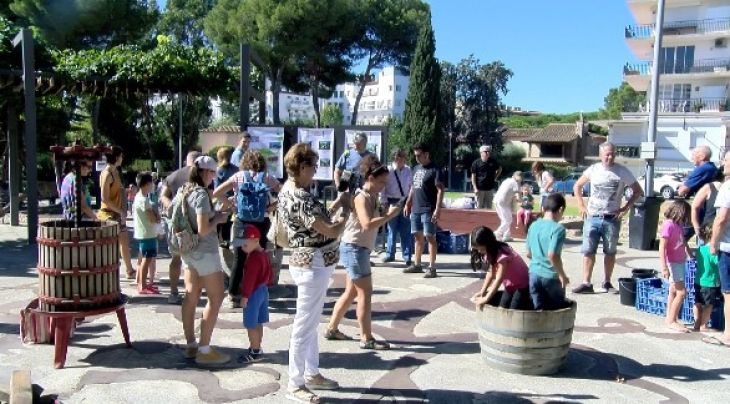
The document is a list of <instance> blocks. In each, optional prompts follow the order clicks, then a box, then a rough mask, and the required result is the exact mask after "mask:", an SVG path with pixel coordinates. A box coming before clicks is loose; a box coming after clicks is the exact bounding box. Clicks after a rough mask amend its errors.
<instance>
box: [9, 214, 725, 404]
mask: <svg viewBox="0 0 730 404" xmlns="http://www.w3.org/2000/svg"><path fill="white" fill-rule="evenodd" d="M24 234H25V229H24V228H11V227H8V226H4V225H2V226H0V390H4V389H6V386H7V383H8V381H9V378H10V374H11V372H12V370H14V369H21V368H30V369H32V378H33V383H35V384H36V385H38V386H39V387H40V388H42V395H43V396H45V397H47V398H49V397H57V398H58V399H59V400H60V401H62V402H64V403H82V402H84V403H87V402H90V403H102V402H103V403H142V402H144V403H178V402H189V403H198V402H204V403H224V402H249V401H250V402H256V403H281V402H284V401H285V399H284V395H285V389H286V379H287V367H286V365H287V355H288V342H289V335H290V331H291V321H292V314H293V312H294V297H295V296H296V288H295V287H293V286H292V282H291V278H290V277H289V274H288V272H287V271H286V270H284V271H283V272H282V285H283V286H282V289H281V294H282V295H283V296H284V297H283V298H281V299H277V300H274V301H272V302H271V320H272V322H271V323H270V324H269V325H268V327H266V329H265V336H264V350H265V352H266V359H265V360H264V361H263V362H260V363H257V364H255V365H241V364H238V363H235V362H234V363H231V364H228V365H224V366H221V367H217V368H212V369H210V368H201V367H198V366H196V365H195V363H193V362H191V361H186V360H185V359H184V358H183V356H182V351H181V350H180V349H179V347H178V346H177V345H178V344H179V343H181V342H182V340H183V338H182V324H181V322H180V320H179V318H180V309H179V306H170V305H167V304H166V300H165V299H164V297H138V296H136V294H135V292H134V289H133V287H132V286H131V285H129V284H128V283H127V282H126V281H123V282H122V287H123V289H124V292H125V293H126V294H128V295H129V296H130V298H131V299H130V303H129V305H128V309H127V317H128V321H129V327H130V333H131V337H132V343H133V347H132V348H131V349H126V348H125V347H124V344H123V340H122V336H121V332H120V330H119V327H118V325H117V321H116V318H115V317H114V316H103V317H98V318H94V319H89V320H88V321H86V322H84V323H83V324H81V325H80V326H79V327H78V328H77V330H76V335H75V336H74V338H73V339H72V341H71V345H70V347H69V351H68V358H67V362H66V368H65V369H63V370H55V369H53V363H52V359H53V346H51V345H27V346H24V345H22V344H21V342H20V339H19V327H18V319H19V314H18V313H19V310H20V309H21V308H22V307H24V306H25V305H26V304H27V303H28V302H29V301H30V300H31V299H32V298H33V297H34V296H35V293H36V291H35V288H36V282H37V277H36V274H35V269H34V267H35V259H36V252H35V249H34V248H31V247H28V246H25V245H24V244H23V242H22V237H23V236H24ZM512 245H513V246H514V247H515V248H516V249H518V250H519V251H522V252H523V251H524V247H523V243H521V242H515V243H512ZM579 248H580V245H579V244H578V241H577V240H573V241H571V242H569V243H568V244H567V245H566V247H565V252H564V255H563V260H564V262H565V264H566V270H567V272H568V275H569V276H570V278H571V280H572V281H573V283H574V284H575V283H577V282H579V281H580V262H581V256H580V253H579ZM168 262H169V260H168V259H166V258H165V257H163V258H162V259H160V260H159V262H158V274H159V275H160V276H159V278H161V279H162V282H161V288H162V290H163V292H164V291H166V290H168V285H167V284H166V283H165V281H166V276H167V274H166V272H167V264H168ZM468 262H469V257H468V256H466V255H440V256H439V263H440V264H439V265H440V266H439V275H440V277H439V278H437V279H432V280H429V279H423V278H422V277H421V276H420V275H406V274H402V273H401V269H402V268H403V265H402V264H395V265H392V266H378V267H376V268H374V271H373V277H374V278H373V279H374V283H375V295H374V298H373V301H374V307H373V311H374V313H373V317H374V331H375V333H376V334H377V336H378V337H380V338H384V339H386V340H388V341H389V342H391V344H393V349H392V350H390V351H382V352H371V351H363V350H361V349H359V347H358V345H357V342H354V341H349V342H347V341H326V340H324V339H321V340H320V350H321V356H320V358H321V369H322V372H323V374H324V375H326V376H327V377H331V378H334V379H335V380H337V381H339V382H340V384H341V386H342V388H341V389H340V390H338V391H333V392H325V393H323V394H322V396H323V397H324V398H325V399H326V402H334V403H337V402H368V401H373V402H374V401H397V402H434V403H492V402H500V403H502V402H506V403H530V402H536V403H547V402H596V403H599V402H614V403H615V402H620V403H624V402H625V403H629V402H631V403H635V402H646V403H656V402H678V403H681V402H698V403H703V402H706V403H718V402H727V401H728V400H729V399H730V392H729V391H728V390H727V387H728V385H729V384H728V379H729V378H730V350H728V349H726V348H722V347H716V346H710V345H708V344H705V343H703V342H701V337H702V335H701V334H695V333H693V334H677V333H672V332H670V331H667V330H666V329H665V327H664V326H663V319H662V318H659V317H655V316H650V315H647V314H644V313H639V312H636V311H635V310H634V309H633V308H632V307H626V306H621V305H620V304H619V298H618V295H615V294H596V295H578V296H576V295H573V296H571V297H572V298H573V299H575V300H576V301H577V302H578V313H577V318H576V327H575V330H574V334H573V344H572V347H571V351H570V354H569V357H568V362H567V365H566V367H565V369H564V370H563V371H562V372H561V373H559V374H557V375H554V376H547V377H536V376H519V375H512V374H507V373H502V372H499V371H496V370H492V369H490V368H489V367H488V366H487V365H485V364H484V362H483V361H482V359H481V357H480V351H479V344H478V337H477V331H476V330H477V328H476V322H475V315H474V310H473V305H472V304H471V303H470V302H469V300H468V299H469V297H470V296H471V295H472V294H473V293H474V292H475V291H476V290H477V289H478V288H479V286H480V285H481V279H479V277H478V276H477V274H475V273H473V272H472V271H471V269H470V268H469V264H468ZM657 262H658V258H657V253H656V252H654V251H649V252H643V251H636V250H630V249H628V248H627V246H626V245H623V246H621V248H620V255H619V257H618V265H617V268H616V274H615V276H614V279H616V278H618V277H622V276H630V272H631V269H632V268H656V267H657V266H658V265H657ZM602 270H603V269H602V264H601V262H600V259H599V263H598V264H597V265H596V273H595V274H594V280H596V281H598V280H600V277H601V272H602ZM344 280H345V274H344V271H343V270H341V269H338V270H337V271H336V272H335V275H334V277H333V279H332V282H331V285H330V289H329V291H328V296H327V302H326V308H325V312H326V313H325V316H324V317H323V322H326V321H327V318H328V315H329V313H330V312H331V309H332V306H333V304H334V301H335V300H336V298H337V297H338V296H339V294H340V293H341V292H342V290H343V287H344ZM200 310H202V307H201V309H200ZM324 326H325V324H324V323H323V324H321V325H320V334H321V331H323V329H324ZM341 329H342V331H343V332H345V333H347V334H350V335H354V334H356V332H357V325H356V322H355V321H354V307H353V310H352V311H350V312H349V313H348V315H347V319H346V320H345V322H344V324H343V327H342V328H341ZM213 344H214V345H215V346H217V347H220V348H221V349H222V350H223V351H224V352H227V353H230V354H232V355H233V356H235V355H236V354H237V353H238V352H240V350H241V349H244V348H247V347H248V341H247V337H246V334H245V331H244V330H243V329H242V326H241V310H240V309H238V310H232V309H228V308H224V309H223V313H222V314H221V316H220V320H219V322H218V324H217V327H216V331H215V333H214V335H213ZM2 400H3V398H2V393H0V401H2Z"/></svg>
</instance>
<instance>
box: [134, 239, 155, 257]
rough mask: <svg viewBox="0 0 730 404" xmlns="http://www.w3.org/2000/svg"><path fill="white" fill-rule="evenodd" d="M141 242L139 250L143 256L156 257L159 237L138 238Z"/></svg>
mask: <svg viewBox="0 0 730 404" xmlns="http://www.w3.org/2000/svg"><path fill="white" fill-rule="evenodd" d="M137 242H138V243H139V252H140V253H141V254H142V257H143V258H155V257H157V239H156V238H145V239H142V240H137Z"/></svg>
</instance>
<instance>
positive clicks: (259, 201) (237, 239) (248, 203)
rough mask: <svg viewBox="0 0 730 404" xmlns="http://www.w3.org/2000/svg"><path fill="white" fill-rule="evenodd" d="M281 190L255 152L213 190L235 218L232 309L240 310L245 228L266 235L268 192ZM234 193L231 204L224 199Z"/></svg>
mask: <svg viewBox="0 0 730 404" xmlns="http://www.w3.org/2000/svg"><path fill="white" fill-rule="evenodd" d="M279 188H281V184H279V181H278V180H277V179H276V178H274V177H272V176H271V175H269V174H267V173H266V160H265V159H264V156H262V155H261V153H259V152H258V151H256V150H249V151H247V152H246V153H245V154H244V155H243V159H241V171H239V172H237V173H235V174H233V176H231V178H229V179H228V180H226V181H225V182H223V183H222V184H221V185H219V186H218V187H216V189H215V191H213V198H216V199H218V200H220V201H221V202H222V203H223V206H224V207H233V205H235V209H234V212H236V217H235V219H234V221H233V229H232V231H231V248H232V249H234V251H235V254H236V258H235V261H234V263H233V271H232V272H233V273H232V274H231V280H230V282H229V283H228V297H229V298H230V301H231V307H232V308H238V307H240V302H241V296H240V293H239V287H240V284H241V278H242V277H243V263H244V262H246V253H244V252H243V250H242V249H241V247H242V246H243V241H244V237H243V229H244V225H246V224H251V225H254V226H256V228H258V229H259V231H260V232H261V234H267V233H268V231H269V227H270V226H271V220H270V219H269V218H268V217H267V215H266V212H267V211H268V210H270V209H274V208H275V205H274V204H273V203H272V200H271V194H270V193H271V192H278V191H279ZM230 191H233V193H234V196H233V198H232V199H233V202H232V203H231V201H230V200H229V199H227V198H226V194H227V193H228V192H230ZM266 241H267V240H266V237H261V238H260V239H259V242H260V244H261V248H263V249H266Z"/></svg>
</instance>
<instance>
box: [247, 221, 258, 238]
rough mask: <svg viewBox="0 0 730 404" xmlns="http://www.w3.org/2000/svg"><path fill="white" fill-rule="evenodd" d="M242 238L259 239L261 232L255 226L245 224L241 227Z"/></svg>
mask: <svg viewBox="0 0 730 404" xmlns="http://www.w3.org/2000/svg"><path fill="white" fill-rule="evenodd" d="M243 238H245V239H251V238H261V232H260V231H259V229H258V228H257V227H256V226H254V225H252V224H245V225H243Z"/></svg>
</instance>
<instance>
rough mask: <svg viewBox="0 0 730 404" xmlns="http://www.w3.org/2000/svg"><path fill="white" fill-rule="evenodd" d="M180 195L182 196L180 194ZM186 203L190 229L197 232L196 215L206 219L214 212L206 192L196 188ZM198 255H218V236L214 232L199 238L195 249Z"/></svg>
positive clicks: (213, 214)
mask: <svg viewBox="0 0 730 404" xmlns="http://www.w3.org/2000/svg"><path fill="white" fill-rule="evenodd" d="M181 195H182V194H181ZM187 203H188V220H189V221H190V227H192V229H193V230H194V231H195V232H198V215H199V214H200V215H204V216H206V217H207V218H212V217H213V216H215V211H214V210H213V206H212V205H211V202H210V197H209V196H208V192H207V191H205V190H204V189H202V188H200V187H198V188H196V189H195V190H194V191H193V192H191V193H190V195H188V197H187ZM195 252H196V253H199V254H218V234H217V233H216V232H214V231H212V232H210V233H208V235H207V236H200V237H199V241H198V247H197V248H196V249H195Z"/></svg>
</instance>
